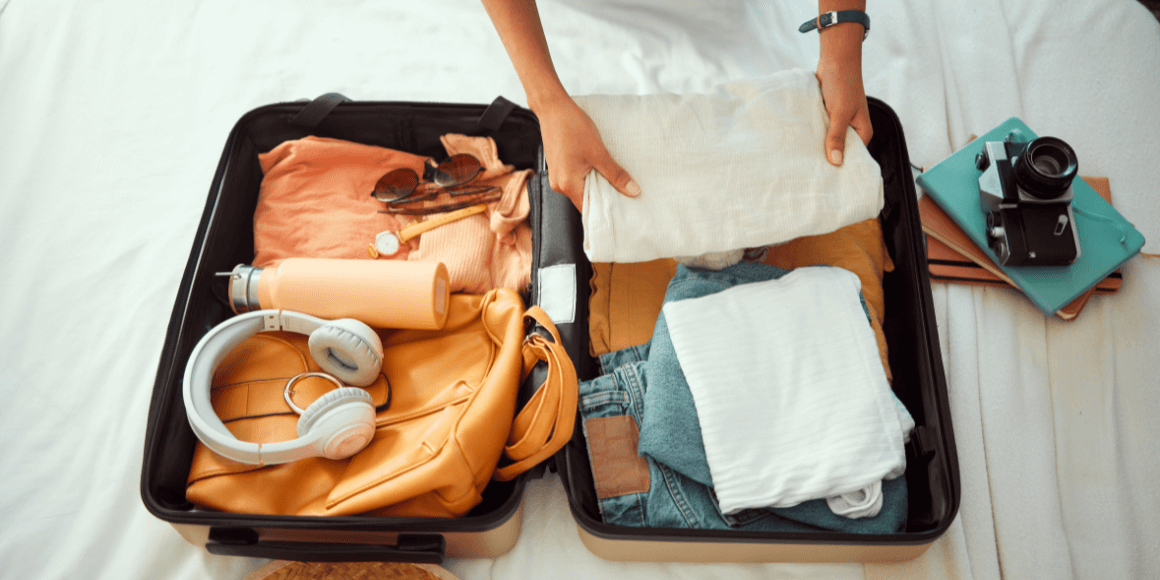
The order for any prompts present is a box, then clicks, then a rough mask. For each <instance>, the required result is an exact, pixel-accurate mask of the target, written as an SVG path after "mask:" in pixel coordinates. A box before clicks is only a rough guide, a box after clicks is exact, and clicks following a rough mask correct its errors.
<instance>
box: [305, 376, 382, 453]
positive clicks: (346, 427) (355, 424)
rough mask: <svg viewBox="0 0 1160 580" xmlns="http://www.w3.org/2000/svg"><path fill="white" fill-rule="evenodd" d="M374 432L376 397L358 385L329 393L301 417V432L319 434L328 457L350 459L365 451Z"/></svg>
mask: <svg viewBox="0 0 1160 580" xmlns="http://www.w3.org/2000/svg"><path fill="white" fill-rule="evenodd" d="M374 435H375V400H374V397H371V395H370V393H368V392H366V391H364V390H362V389H358V388H353V387H342V388H340V389H335V390H333V391H331V392H329V393H326V394H325V395H323V396H321V397H319V398H318V400H317V401H314V402H313V403H311V404H310V406H309V407H306V410H305V411H303V412H302V416H301V417H299V418H298V436H299V437H314V436H318V437H319V438H320V439H321V441H322V444H323V457H326V458H327V459H346V458H348V457H350V456H351V455H354V454H355V453H358V452H359V451H362V449H363V448H364V447H366V446H367V444H368V443H370V441H371V438H373V437H374Z"/></svg>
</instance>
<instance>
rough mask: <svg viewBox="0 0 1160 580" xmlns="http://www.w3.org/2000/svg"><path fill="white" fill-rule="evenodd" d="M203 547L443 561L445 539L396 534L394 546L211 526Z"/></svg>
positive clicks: (266, 554)
mask: <svg viewBox="0 0 1160 580" xmlns="http://www.w3.org/2000/svg"><path fill="white" fill-rule="evenodd" d="M205 549H206V550H207V551H209V553H211V554H216V555H219V556H246V557H250V558H271V559H274V560H292V561H296V562H412V563H418V564H442V563H443V556H444V552H445V551H446V549H447V543H446V541H445V540H444V539H443V536H441V535H439V534H399V539H398V541H397V543H396V544H395V545H393V546H390V545H379V544H340V543H331V542H320V543H308V542H284V541H261V540H259V539H258V532H257V531H255V530H253V529H250V528H210V530H209V541H208V542H206V544H205Z"/></svg>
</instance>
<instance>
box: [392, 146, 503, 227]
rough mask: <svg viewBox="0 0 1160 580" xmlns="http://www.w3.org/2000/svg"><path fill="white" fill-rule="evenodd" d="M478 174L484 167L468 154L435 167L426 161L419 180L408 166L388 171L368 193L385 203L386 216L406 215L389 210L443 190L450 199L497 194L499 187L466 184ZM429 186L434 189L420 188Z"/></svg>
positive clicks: (421, 199)
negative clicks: (391, 214) (394, 214)
mask: <svg viewBox="0 0 1160 580" xmlns="http://www.w3.org/2000/svg"><path fill="white" fill-rule="evenodd" d="M480 173H483V165H482V164H480V162H479V159H476V158H475V156H474V155H468V154H467V153H460V154H458V155H452V156H451V157H450V158H449V159H447V160H446V161H444V162H442V163H439V164H438V165H436V164H435V162H434V161H432V160H428V161H427V163H426V165H425V166H424V168H423V176H422V179H420V177H419V174H418V173H416V172H415V170H413V169H411V168H409V167H404V168H401V169H395V170H393V171H389V172H387V173H386V174H385V175H383V176H382V177H380V178H379V181H378V182H377V183H375V190H374V191H373V192H372V193H371V197H374V198H375V199H377V200H379V201H381V202H383V203H385V204H387V211H388V212H389V213H409V212H404V211H391V209H392V207H395V208H396V209H403V208H399V207H398V206H400V205H401V204H409V203H413V202H418V201H424V200H428V199H431V198H434V197H436V196H438V195H439V193H440V192H442V191H446V192H447V193H448V194H449V195H451V196H452V197H463V196H470V195H483V194H489V193H496V192H498V191H499V188H498V187H495V186H489V185H483V186H479V185H476V186H472V185H468V183H470V182H471V180H473V179H475V178H476V177H478V176H479V174H480ZM428 185H433V186H434V187H423V186H428ZM411 211H422V213H435V212H432V211H428V210H427V209H426V208H411ZM440 211H447V210H440Z"/></svg>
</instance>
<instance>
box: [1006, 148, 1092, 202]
mask: <svg viewBox="0 0 1160 580" xmlns="http://www.w3.org/2000/svg"><path fill="white" fill-rule="evenodd" d="M1078 168H1079V162H1078V161H1077V160H1076V158H1075V151H1074V150H1072V148H1071V146H1070V145H1068V144H1067V143H1065V142H1063V141H1062V140H1060V139H1057V138H1055V137H1040V138H1038V139H1035V140H1034V141H1032V142H1030V143H1028V144H1027V149H1026V150H1024V152H1023V154H1022V155H1020V156H1019V160H1018V161H1016V162H1015V168H1014V173H1015V182H1016V183H1018V184H1019V186H1020V187H1021V188H1023V189H1024V190H1025V191H1026V192H1027V193H1029V194H1031V195H1033V196H1035V197H1037V198H1039V199H1053V198H1055V197H1058V196H1059V194H1061V193H1063V192H1064V191H1066V190H1067V188H1068V187H1069V186H1071V181H1072V179H1074V178H1075V174H1076V171H1077V170H1078Z"/></svg>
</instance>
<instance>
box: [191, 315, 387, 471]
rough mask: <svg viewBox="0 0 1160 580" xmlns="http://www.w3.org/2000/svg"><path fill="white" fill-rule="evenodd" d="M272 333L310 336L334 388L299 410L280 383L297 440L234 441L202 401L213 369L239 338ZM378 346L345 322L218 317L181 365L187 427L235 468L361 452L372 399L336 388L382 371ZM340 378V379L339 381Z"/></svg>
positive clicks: (366, 331)
mask: <svg viewBox="0 0 1160 580" xmlns="http://www.w3.org/2000/svg"><path fill="white" fill-rule="evenodd" d="M275 330H285V331H289V332H297V333H299V334H306V335H309V336H310V340H309V342H308V343H307V344H308V345H309V347H310V355H311V356H312V357H313V358H314V361H315V362H316V363H318V366H319V367H321V368H322V369H323V370H324V371H326V372H328V373H330V374H331V375H334V377H333V379H332V380H333V382H334V383H335V384H336V385H338V388H337V389H335V390H333V391H331V392H329V393H326V394H325V395H323V396H321V397H319V398H318V400H316V401H314V402H313V403H311V404H310V405H309V406H308V407H306V409H305V410H303V409H299V408H298V407H297V406H296V405H294V403H293V402H292V401H290V400H289V392H290V387H291V386H292V384H293V383H294V382H295V381H296V380H298V379H300V378H305V377H306V376H309V375H313V376H319V375H321V376H324V377H325V378H331V377H329V376H327V375H325V374H323V373H303V374H302V375H299V376H297V377H294V378H292V379H290V381H289V382H288V383H287V384H286V393H287V402H288V403H289V404H290V408H292V409H294V411H295V412H298V413H299V414H300V415H301V417H299V419H298V438H297V439H292V440H290V441H280V442H278V443H265V444H263V443H248V442H245V441H239V440H238V439H237V438H236V437H234V435H233V434H232V433H230V431H229V429H227V428H226V426H225V423H222V420H221V419H220V418H219V417H218V416H217V413H215V412H214V410H213V404H212V403H211V402H210V389H211V387H212V380H213V374H214V371H215V370H216V369H217V366H218V365H219V364H220V363H221V361H222V360H223V359H224V358H225V357H226V355H227V354H229V352H230V351H232V350H233V349H234V348H236V347H237V346H238V345H240V344H241V343H242V342H243V341H244V340H246V339H247V338H249V337H251V336H253V335H255V334H257V333H259V332H270V331H275ZM382 361H383V343H382V341H381V340H380V339H379V335H378V334H376V333H375V331H374V330H372V329H371V327H369V326H367V325H366V324H364V323H362V322H360V321H358V320H354V319H351V318H343V319H340V320H323V319H321V318H316V317H314V316H310V315H307V314H301V313H298V312H290V311H288V310H256V311H254V312H247V313H246V314H241V315H238V316H235V317H233V318H230V319H229V320H226V321H225V322H223V323H221V324H219V325H217V326H216V327H214V328H213V329H212V330H210V331H209V332H208V333H207V334H206V335H205V336H203V337H202V338H201V340H200V341H198V343H197V346H195V347H194V348H193V352H192V353H191V354H190V356H189V363H188V364H187V365H186V367H185V381H184V386H183V396H184V399H185V412H186V415H187V416H188V418H189V426H190V427H192V428H193V432H194V434H196V435H197V438H198V439H200V440H201V441H202V443H205V445H206V446H207V447H209V448H210V449H212V450H214V451H216V452H217V453H219V454H221V455H224V456H226V457H228V458H230V459H233V460H235V461H241V462H242V463H250V464H260V465H273V464H276V463H287V462H290V461H295V460H298V459H305V458H307V457H326V458H328V459H345V458H347V457H350V456H351V455H354V454H355V453H358V452H359V451H361V450H362V449H363V447H366V445H367V443H369V442H370V440H371V438H372V437H373V436H374V433H375V406H374V398H373V397H371V395H370V393H367V392H366V390H364V389H360V388H354V387H347V386H344V385H343V383H345V384H348V385H356V386H359V387H362V386H366V385H369V384H371V383H373V382H374V381H375V379H377V378H378V376H379V373H380V372H381V369H382ZM339 381H341V382H339Z"/></svg>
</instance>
